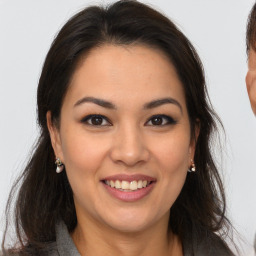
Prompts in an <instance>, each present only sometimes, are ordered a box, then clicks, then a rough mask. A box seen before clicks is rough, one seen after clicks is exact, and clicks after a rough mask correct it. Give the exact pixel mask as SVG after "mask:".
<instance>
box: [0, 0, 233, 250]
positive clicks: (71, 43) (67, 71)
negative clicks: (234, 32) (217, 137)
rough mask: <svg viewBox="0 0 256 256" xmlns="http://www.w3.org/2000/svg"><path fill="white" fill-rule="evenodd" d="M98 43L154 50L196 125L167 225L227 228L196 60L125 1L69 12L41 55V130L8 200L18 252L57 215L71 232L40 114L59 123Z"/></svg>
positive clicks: (45, 238)
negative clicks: (169, 67)
mask: <svg viewBox="0 0 256 256" xmlns="http://www.w3.org/2000/svg"><path fill="white" fill-rule="evenodd" d="M104 44H113V45H131V44H140V45H145V46H148V47H153V48H156V49H159V50H161V51H162V52H163V53H164V54H165V55H166V56H167V57H168V58H169V60H170V62H171V63H172V64H173V65H174V67H175V69H176V72H177V74H178V77H179V79H180V81H181V82H182V85H183V89H184V93H185V99H186V106H187V109H188V114H189V120H190V126H191V132H192V136H193V135H194V132H195V127H196V125H198V123H200V134H199V136H198V139H197V143H196V150H195V159H194V160H195V164H196V167H197V172H196V173H193V174H192V173H189V174H188V175H187V178H186V181H185V184H184V187H183V189H182V191H181V193H180V195H179V197H178V198H177V200H176V202H175V203H174V205H173V206H172V208H171V214H170V221H169V229H170V230H171V231H172V232H174V233H175V234H177V235H178V236H179V237H180V239H181V240H182V239H184V237H185V236H187V237H195V236H197V238H198V240H200V236H203V235H205V234H207V233H216V232H217V233H219V234H220V232H221V230H225V228H227V227H228V222H227V219H226V217H225V207H226V203H225V196H224V189H223V185H222V182H221V179H220V176H219V173H218V171H217V168H216V165H215V163H214V159H213V156H212V152H211V147H212V144H211V138H212V134H213V132H214V131H215V130H216V123H215V120H218V118H217V117H216V116H215V114H214V112H213V110H212V108H211V107H210V103H209V99H208V95H207V89H206V86H205V77H204V71H203V66H202V63H201V61H200V58H199V56H198V55H197V52H196V50H195V49H194V47H193V46H192V44H191V43H190V42H189V40H188V39H187V38H186V37H185V36H184V34H183V33H182V32H181V31H180V30H179V29H178V28H177V27H176V26H175V25H174V23H173V22H172V21H170V20H169V19H168V18H167V17H165V16H164V15H163V14H161V13H159V12H158V11H156V10H154V9H152V8H151V7H149V6H147V5H145V4H142V3H140V2H137V1H129V0H124V1H118V2H116V3H114V4H112V5H110V6H107V7H98V6H92V7H88V8H86V9H84V10H82V11H81V12H79V13H78V14H76V15H75V16H73V17H72V18H71V19H70V20H69V21H68V22H67V23H66V24H65V25H64V26H63V28H62V29H61V30H60V32H59V33H58V35H57V36H56V38H55V39H54V41H53V43H52V45H51V47H50V50H49V52H48V54H47V56H46V59H45V62H44V65H43V69H42V73H41V77H40V80H39V85H38V91H37V110H38V123H39V126H40V136H39V139H38V142H37V144H36V147H35V149H34V151H33V153H32V156H31V159H30V161H29V162H28V164H27V166H26V168H25V170H24V171H23V173H22V174H21V176H20V178H19V180H18V182H17V184H20V189H19V190H18V193H17V195H18V196H17V200H16V203H15V227H16V234H17V238H18V242H19V244H20V248H19V249H20V250H21V251H25V250H26V249H27V248H33V249H34V251H36V250H37V249H39V248H41V247H44V245H45V244H46V243H48V242H51V241H54V240H55V225H56V223H57V222H58V221H59V220H63V221H64V222H65V224H66V225H67V228H68V230H69V231H70V232H72V231H73V230H74V228H75V227H76V224H77V219H76V211H75V207H74V202H73V195H72V189H71V187H70V185H69V182H68V179H67V176H66V174H65V172H62V173H61V174H59V175H56V172H55V164H54V160H55V156H54V151H53V149H52V146H51V141H50V136H49V131H48V129H47V121H46V113H47V111H51V114H52V122H54V123H55V124H56V125H58V123H59V118H60V110H61V107H62V103H63V99H64V96H65V94H66V93H67V90H68V87H69V85H70V81H71V78H72V75H73V73H74V71H75V70H76V67H77V65H78V64H79V61H80V60H81V58H86V55H87V54H88V53H89V51H90V50H92V49H94V48H96V47H98V46H101V45H104ZM17 184H16V186H14V188H13V191H14V190H15V189H16V187H17ZM10 198H11V196H10ZM9 205H10V201H9V202H8V206H9ZM8 206H7V208H8ZM7 211H8V210H7ZM5 236H6V233H5ZM3 245H4V241H3Z"/></svg>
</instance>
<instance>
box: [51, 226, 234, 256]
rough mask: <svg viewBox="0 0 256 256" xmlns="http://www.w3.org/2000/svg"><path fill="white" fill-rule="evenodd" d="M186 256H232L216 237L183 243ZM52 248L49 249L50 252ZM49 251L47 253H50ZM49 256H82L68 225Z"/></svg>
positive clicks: (59, 230)
mask: <svg viewBox="0 0 256 256" xmlns="http://www.w3.org/2000/svg"><path fill="white" fill-rule="evenodd" d="M183 247H184V256H220V255H221V256H231V254H230V253H229V252H228V251H227V249H226V248H225V246H224V244H223V243H222V241H221V240H220V239H219V237H218V236H216V235H209V236H208V237H205V239H204V240H203V241H200V242H199V241H187V242H184V243H183ZM49 249H50V246H49V247H48V250H49ZM48 250H47V251H48ZM47 255H49V256H70V255H72V256H81V255H80V253H79V252H78V251H77V248H76V246H75V244H74V242H73V240H72V238H71V237H70V235H69V233H68V230H67V227H66V225H65V224H64V223H63V222H61V223H59V224H58V225H57V227H56V243H53V244H52V251H51V253H50V254H49V251H48V254H47Z"/></svg>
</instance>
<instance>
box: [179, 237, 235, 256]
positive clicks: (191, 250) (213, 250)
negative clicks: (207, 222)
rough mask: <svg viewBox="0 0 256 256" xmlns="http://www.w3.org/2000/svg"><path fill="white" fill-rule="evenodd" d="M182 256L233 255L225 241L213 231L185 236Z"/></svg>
mask: <svg viewBox="0 0 256 256" xmlns="http://www.w3.org/2000/svg"><path fill="white" fill-rule="evenodd" d="M183 248H184V256H191V255H196V256H206V255H207V256H220V255H221V256H234V254H233V253H232V251H231V250H230V249H229V247H228V245H227V244H226V243H225V241H224V240H223V239H222V238H221V237H219V236H218V235H217V234H215V233H213V232H203V233H201V234H195V233H194V234H193V236H190V237H188V236H187V237H185V240H184V242H183Z"/></svg>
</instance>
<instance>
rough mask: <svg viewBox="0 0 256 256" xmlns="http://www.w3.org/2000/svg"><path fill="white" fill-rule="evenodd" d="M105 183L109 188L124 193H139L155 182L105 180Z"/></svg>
mask: <svg viewBox="0 0 256 256" xmlns="http://www.w3.org/2000/svg"><path fill="white" fill-rule="evenodd" d="M103 182H104V183H105V184H106V185H108V186H109V187H111V188H115V189H117V190H119V191H123V192H133V191H138V190H140V189H143V188H146V187H148V186H149V185H150V184H151V183H153V181H147V180H133V181H125V180H122V181H120V180H104V181H103Z"/></svg>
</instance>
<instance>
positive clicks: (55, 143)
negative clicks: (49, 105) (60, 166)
mask: <svg viewBox="0 0 256 256" xmlns="http://www.w3.org/2000/svg"><path fill="white" fill-rule="evenodd" d="M46 120H47V127H48V131H49V133H50V138H51V144H52V147H53V150H54V153H55V156H56V157H58V158H60V160H61V161H62V162H63V163H64V158H63V152H62V146H61V138H60V131H59V129H58V128H57V127H56V125H55V124H54V123H53V122H52V114H51V111H48V112H47V113H46Z"/></svg>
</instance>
